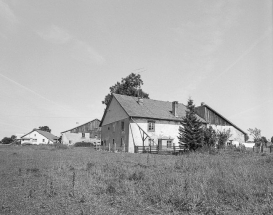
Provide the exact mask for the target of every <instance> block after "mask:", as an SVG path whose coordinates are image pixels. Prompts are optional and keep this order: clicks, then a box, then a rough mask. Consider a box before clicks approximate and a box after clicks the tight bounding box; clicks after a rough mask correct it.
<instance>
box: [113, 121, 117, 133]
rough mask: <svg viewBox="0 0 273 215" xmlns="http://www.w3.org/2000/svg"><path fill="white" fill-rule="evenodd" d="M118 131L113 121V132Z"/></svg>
mask: <svg viewBox="0 0 273 215" xmlns="http://www.w3.org/2000/svg"><path fill="white" fill-rule="evenodd" d="M115 131H116V123H113V132H115Z"/></svg>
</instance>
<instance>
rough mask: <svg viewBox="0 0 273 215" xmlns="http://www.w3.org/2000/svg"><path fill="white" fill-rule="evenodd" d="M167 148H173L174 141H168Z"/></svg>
mask: <svg viewBox="0 0 273 215" xmlns="http://www.w3.org/2000/svg"><path fill="white" fill-rule="evenodd" d="M167 148H172V141H171V140H167Z"/></svg>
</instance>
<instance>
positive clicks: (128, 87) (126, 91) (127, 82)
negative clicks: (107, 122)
mask: <svg viewBox="0 0 273 215" xmlns="http://www.w3.org/2000/svg"><path fill="white" fill-rule="evenodd" d="M141 85H143V81H142V79H141V77H140V74H135V73H131V74H130V75H128V76H127V77H125V78H122V80H121V82H117V83H116V84H115V85H113V86H111V87H110V88H109V89H110V93H108V94H107V95H106V96H105V98H104V100H103V101H102V104H105V105H106V106H107V105H108V103H109V102H110V99H111V94H112V93H117V94H121V95H127V96H134V97H138V96H139V97H142V98H149V94H147V93H145V92H144V91H143V90H142V89H140V86H141Z"/></svg>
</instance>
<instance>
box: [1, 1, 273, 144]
mask: <svg viewBox="0 0 273 215" xmlns="http://www.w3.org/2000/svg"><path fill="white" fill-rule="evenodd" d="M272 38H273V37H272V1H271V0H259V1H257V0H236V1H234V0H183V1H181V0H177V1H176V0H172V1H169V0H149V1H144V0H115V1H112V0H97V1H91V0H90V1H88V0H78V1H74V0H40V1H37V0H0V139H2V138H3V137H5V136H11V135H13V134H18V133H27V132H30V131H31V130H32V129H33V128H38V127H39V126H49V127H50V128H51V130H52V133H53V134H54V135H60V132H62V131H65V130H68V129H70V128H73V127H76V126H78V125H80V124H83V123H85V122H88V121H91V120H93V119H95V118H97V119H99V120H100V119H101V118H102V115H103V112H104V109H105V105H103V104H102V100H104V97H105V95H106V94H108V93H109V87H110V86H112V85H114V84H115V83H116V82H117V81H121V79H122V78H124V77H126V76H128V75H129V74H130V73H132V72H133V73H139V74H140V75H141V78H142V80H143V82H144V84H143V86H142V89H143V90H144V91H145V92H147V93H149V96H150V98H151V99H155V100H162V101H179V102H180V103H183V104H187V101H188V99H189V97H191V98H192V99H193V101H194V103H195V105H196V106H199V105H200V103H201V102H205V103H206V104H208V105H209V106H210V107H212V108H214V109H215V110H216V111H217V112H219V113H220V114H222V115H223V116H225V117H226V118H227V119H229V120H230V121H231V122H233V123H234V124H235V125H237V126H238V127H239V128H241V129H243V130H244V131H247V129H248V128H255V127H256V128H259V129H261V131H262V135H263V136H265V137H266V138H268V139H269V138H271V137H272V136H273V108H272V107H273V87H272V86H273V67H272V66H273V65H272V59H273V54H272V52H273V51H272Z"/></svg>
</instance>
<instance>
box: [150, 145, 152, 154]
mask: <svg viewBox="0 0 273 215" xmlns="http://www.w3.org/2000/svg"><path fill="white" fill-rule="evenodd" d="M151 153H152V146H151V145H150V154H151Z"/></svg>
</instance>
